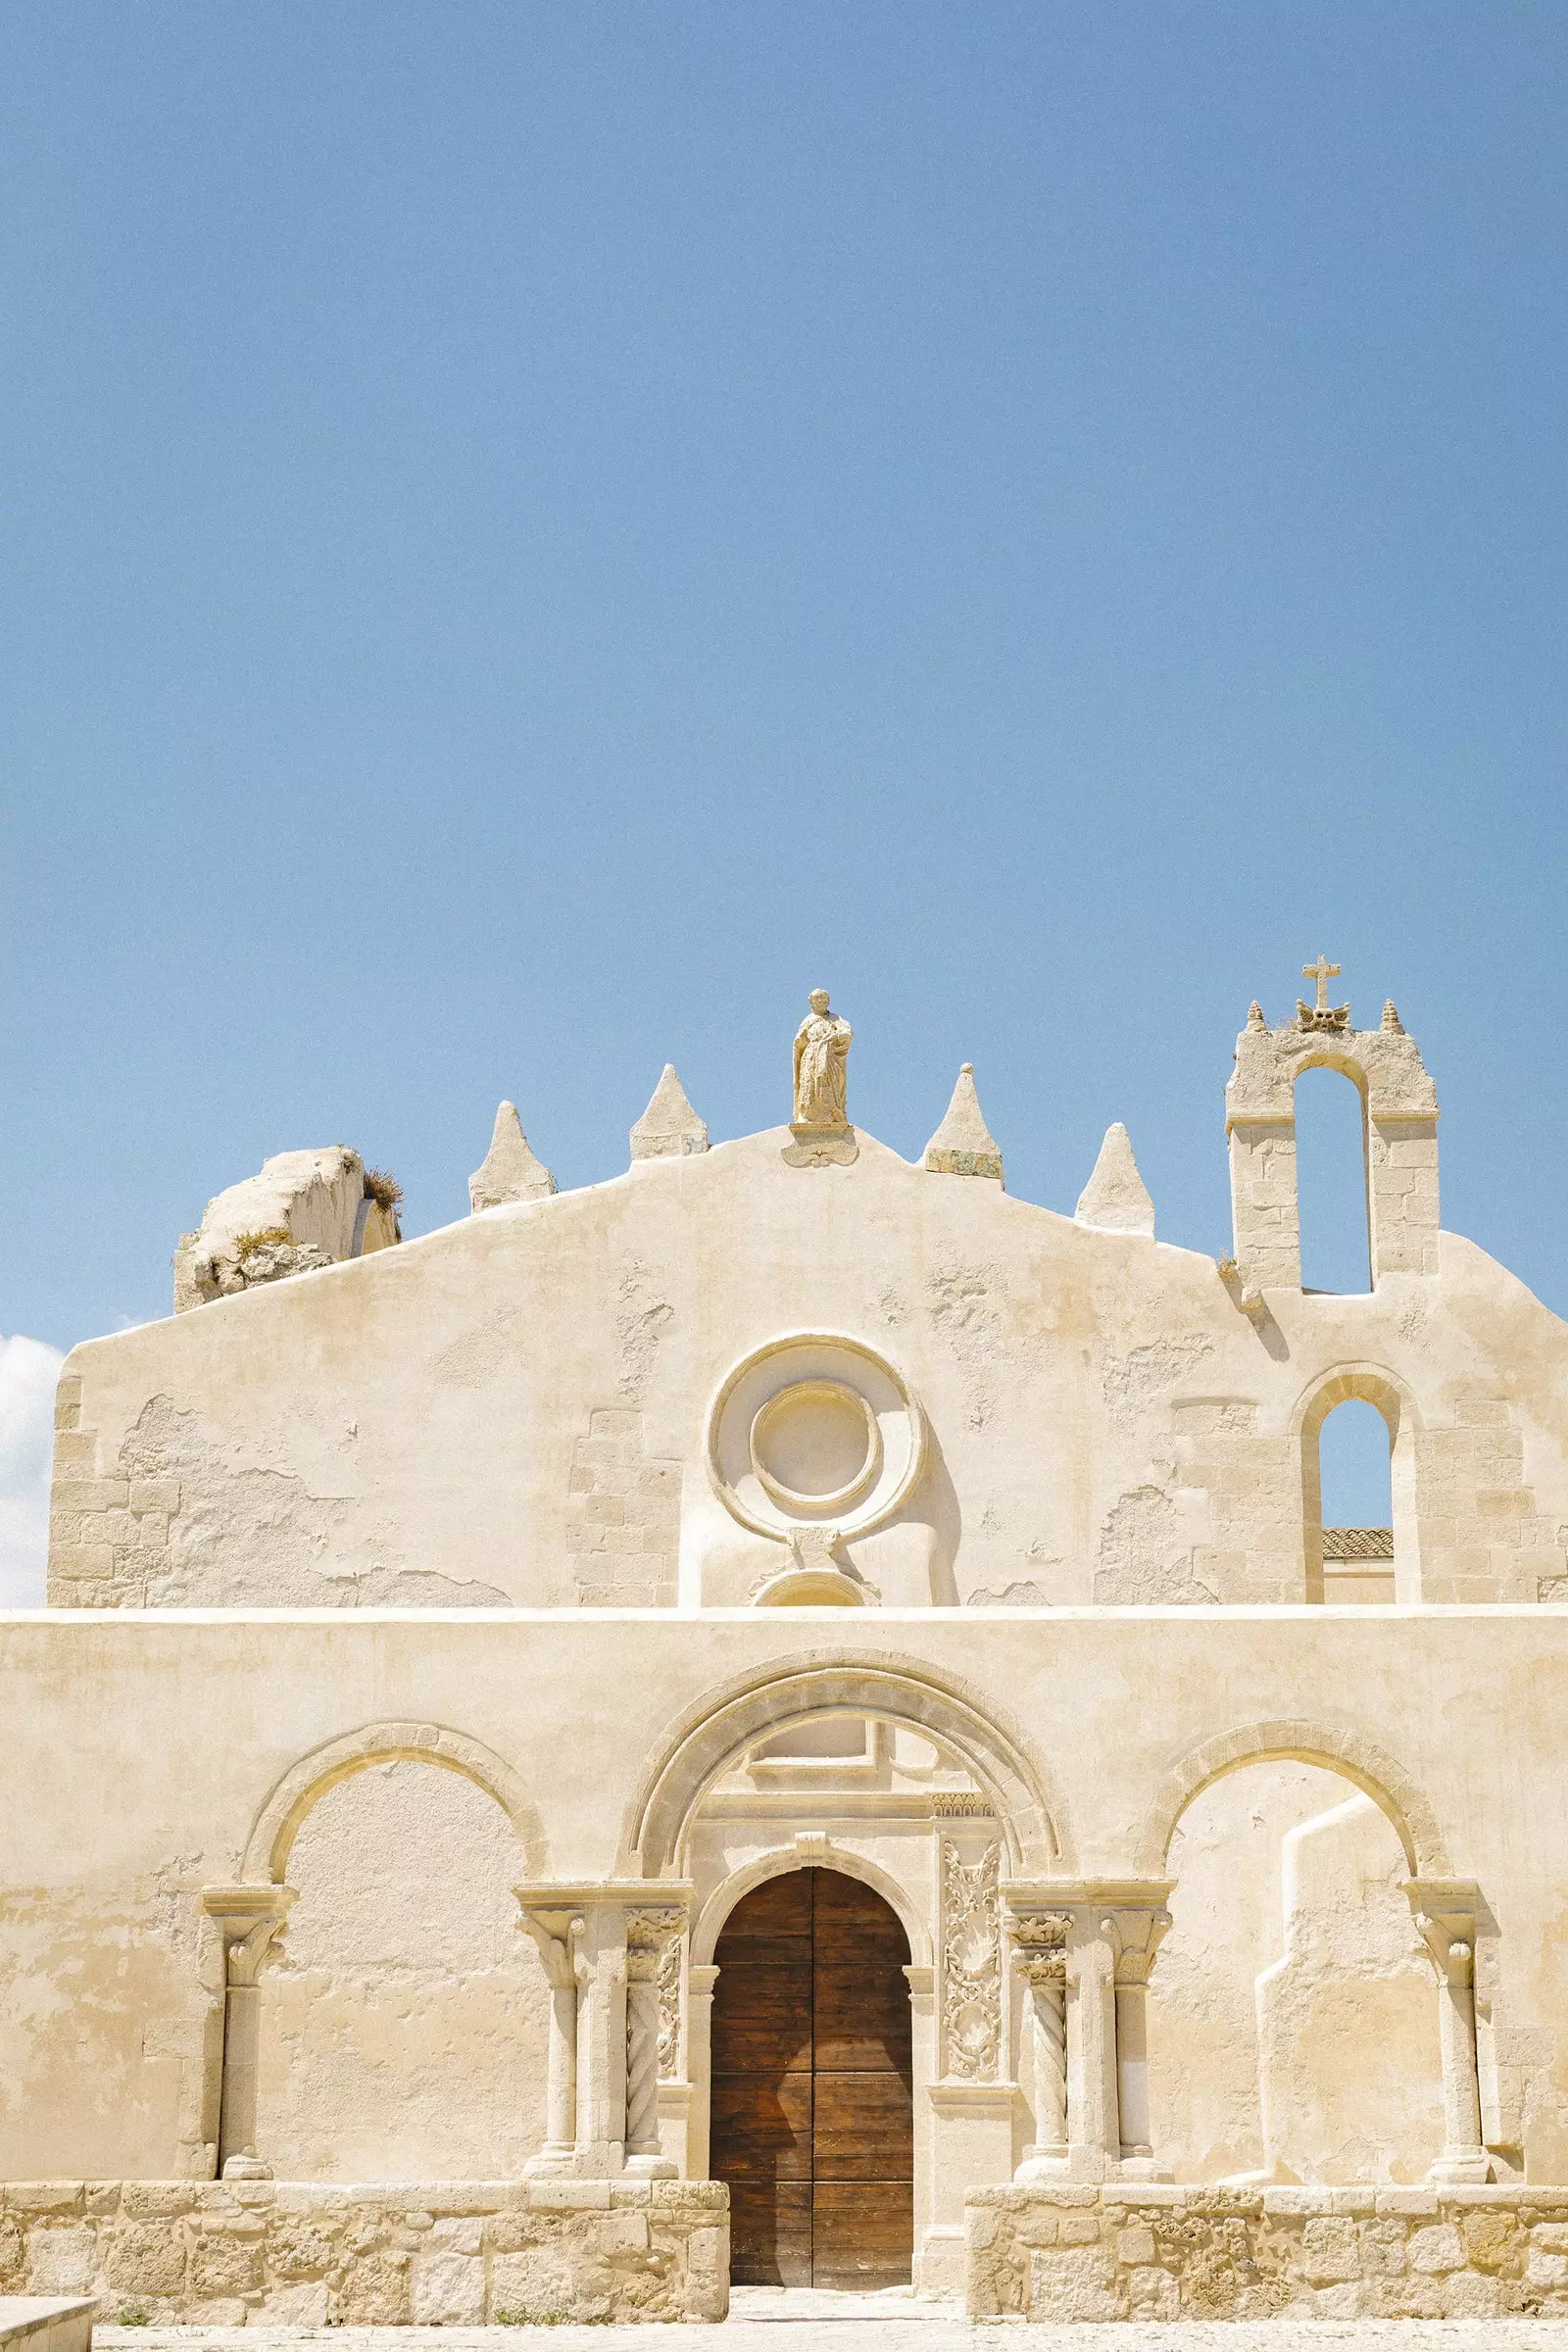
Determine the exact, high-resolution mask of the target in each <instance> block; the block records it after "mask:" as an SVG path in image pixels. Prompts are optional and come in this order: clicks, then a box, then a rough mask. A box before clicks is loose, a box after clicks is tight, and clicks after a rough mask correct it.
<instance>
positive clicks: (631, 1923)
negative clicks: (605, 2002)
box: [626, 1904, 686, 1984]
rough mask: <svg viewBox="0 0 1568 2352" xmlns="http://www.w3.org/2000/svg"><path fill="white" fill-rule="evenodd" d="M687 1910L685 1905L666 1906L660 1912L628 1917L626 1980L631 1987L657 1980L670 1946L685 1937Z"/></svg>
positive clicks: (637, 1913) (628, 1915) (644, 1911)
mask: <svg viewBox="0 0 1568 2352" xmlns="http://www.w3.org/2000/svg"><path fill="white" fill-rule="evenodd" d="M685 1927H686V1907H685V1905H684V1904H664V1905H662V1906H661V1907H660V1908H659V1909H657V1910H654V1909H649V1910H637V1911H628V1912H627V1914H626V1978H627V1982H628V1983H630V1984H638V1983H641V1982H643V1981H645V1980H646V1981H649V1982H653V1981H655V1980H657V1978H658V1976H659V1972H660V1970H661V1968H662V1966H663V1963H664V1956H665V1954H666V1952H667V1951H668V1948H669V1945H670V1943H671V1942H672V1941H673V1940H674V1938H675V1937H676V1936H680V1935H682V1934H684V1932H685Z"/></svg>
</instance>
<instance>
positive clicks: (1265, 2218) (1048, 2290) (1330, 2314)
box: [964, 2181, 1568, 2325]
mask: <svg viewBox="0 0 1568 2352" xmlns="http://www.w3.org/2000/svg"><path fill="white" fill-rule="evenodd" d="M964 2264H965V2292H966V2300H967V2304H968V2311H969V2317H970V2318H971V2319H972V2320H996V2319H1027V2320H1030V2321H1032V2322H1034V2323H1036V2324H1037V2325H1049V2324H1053V2323H1056V2322H1060V2321H1063V2320H1089V2321H1093V2320H1165V2321H1170V2320H1275V2319H1288V2320H1298V2319H1299V2320H1414V2319H1422V2320H1438V2319H1456V2320H1458V2319H1462V2320H1483V2319H1499V2318H1511V2317H1515V2316H1517V2317H1521V2318H1525V2317H1529V2318H1535V2317H1540V2318H1543V2319H1562V2318H1568V2187H1563V2188H1553V2187H1544V2186H1543V2187H1528V2188H1527V2187H1523V2186H1515V2185H1513V2184H1511V2183H1510V2184H1508V2185H1506V2186H1503V2187H1474V2188H1442V2187H1434V2186H1422V2187H1411V2188H1405V2187H1372V2186H1364V2187H1347V2188H1327V2187H1322V2188H1283V2187H1282V2188H1244V2187H1236V2188H1229V2187H1224V2186H1218V2185H1216V2186H1213V2187H1184V2186H1181V2185H1179V2184H1178V2185H1176V2186H1163V2185H1160V2184H1155V2183H1150V2184H1145V2183H1141V2182H1140V2183H1134V2182H1130V2181H1129V2182H1127V2183H1125V2184H1114V2185H1113V2184H1108V2183H1107V2185H1106V2186H1104V2187H1103V2188H1100V2187H1087V2186H1086V2187H1077V2186H1073V2185H1069V2184H1068V2183H1066V2182H1062V2183H1061V2184H1060V2185H1054V2184H1053V2185H1049V2186H1048V2185H1044V2184H1039V2183H1033V2182H1031V2183H1030V2184H1028V2185H1026V2186H1020V2185H1017V2184H1014V2185H1013V2186H1011V2187H1006V2188H971V2189H970V2190H968V2192H967V2193H966V2195H965V2198H964Z"/></svg>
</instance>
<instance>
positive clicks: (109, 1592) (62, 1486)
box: [48, 1374, 179, 1609]
mask: <svg viewBox="0 0 1568 2352" xmlns="http://www.w3.org/2000/svg"><path fill="white" fill-rule="evenodd" d="M178 1509H179V1485H178V1482H177V1481H176V1480H173V1479H147V1478H133V1477H131V1476H129V1475H128V1473H117V1474H112V1475H111V1476H109V1477H107V1478H103V1477H100V1476H99V1470H98V1439H97V1436H96V1434H95V1433H94V1432H93V1431H92V1430H90V1429H83V1427H82V1425H81V1382H80V1381H79V1380H78V1379H77V1378H76V1377H75V1376H74V1375H73V1374H68V1375H67V1376H66V1378H65V1379H63V1380H62V1381H61V1383H60V1387H59V1389H58V1390H57V1392H56V1394H55V1460H54V1486H53V1491H52V1494H51V1496H50V1505H49V1589H48V1600H49V1606H50V1607H51V1608H54V1609H139V1608H141V1607H142V1606H143V1605H144V1603H145V1601H146V1598H147V1580H148V1578H149V1576H153V1577H157V1576H160V1575H162V1574H163V1572H164V1570H165V1568H166V1566H167V1563H168V1553H169V1523H170V1520H171V1519H172V1517H173V1515H174V1513H175V1512H176V1511H177V1510H178Z"/></svg>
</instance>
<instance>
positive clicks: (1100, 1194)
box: [1073, 1119, 1154, 1237]
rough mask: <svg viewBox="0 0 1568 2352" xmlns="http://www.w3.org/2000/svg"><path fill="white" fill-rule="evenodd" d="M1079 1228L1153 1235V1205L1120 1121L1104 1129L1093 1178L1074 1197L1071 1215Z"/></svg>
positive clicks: (1129, 1140)
mask: <svg viewBox="0 0 1568 2352" xmlns="http://www.w3.org/2000/svg"><path fill="white" fill-rule="evenodd" d="M1073 1214H1074V1216H1075V1218H1076V1220H1077V1222H1078V1223H1079V1224H1080V1225H1095V1226H1098V1227H1099V1228H1100V1230H1101V1231H1102V1232H1103V1233H1147V1234H1149V1235H1150V1236H1151V1237H1152V1234H1153V1231H1154V1203H1153V1202H1152V1201H1151V1199H1150V1198H1149V1190H1148V1187H1147V1186H1146V1185H1145V1183H1144V1180H1143V1178H1142V1177H1141V1176H1140V1175H1139V1173H1138V1162H1137V1160H1136V1159H1134V1157H1133V1147H1132V1142H1131V1139H1130V1137H1129V1136H1128V1133H1127V1130H1126V1128H1125V1127H1124V1126H1123V1125H1122V1123H1121V1121H1120V1119H1117V1120H1116V1122H1115V1124H1114V1125H1113V1126H1110V1127H1107V1128H1106V1129H1105V1140H1104V1142H1103V1144H1102V1145H1101V1147H1100V1157H1099V1158H1098V1159H1097V1160H1096V1162H1095V1168H1094V1174H1093V1175H1092V1176H1091V1177H1090V1179H1089V1182H1088V1183H1087V1184H1086V1185H1085V1186H1084V1189H1083V1191H1082V1192H1081V1193H1080V1194H1079V1196H1078V1206H1077V1208H1076V1209H1075V1210H1074V1212H1073Z"/></svg>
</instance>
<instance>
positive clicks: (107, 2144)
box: [0, 1841, 221, 2180]
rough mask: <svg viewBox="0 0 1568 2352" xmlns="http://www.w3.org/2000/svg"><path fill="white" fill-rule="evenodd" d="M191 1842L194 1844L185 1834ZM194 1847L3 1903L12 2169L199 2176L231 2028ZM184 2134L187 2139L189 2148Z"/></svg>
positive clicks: (6, 2105) (1, 2054)
mask: <svg viewBox="0 0 1568 2352" xmlns="http://www.w3.org/2000/svg"><path fill="white" fill-rule="evenodd" d="M182 1842H183V1841H182ZM207 1875H208V1874H207V1873H206V1872H205V1871H204V1870H203V1868H202V1866H201V1859H200V1856H199V1854H195V1853H192V1852H190V1851H188V1850H187V1851H185V1852H182V1853H179V1854H177V1855H175V1856H174V1857H173V1858H172V1859H171V1860H170V1861H169V1862H168V1863H166V1864H165V1865H164V1866H163V1867H161V1868H154V1869H148V1870H143V1871H137V1870H134V1869H132V1870H130V1871H128V1872H126V1873H125V1875H123V1876H121V1875H120V1874H119V1873H118V1872H116V1871H115V1870H114V1869H113V1868H112V1867H111V1868H108V1869H106V1868H104V1867H103V1866H102V1865H100V1866H99V1867H97V1868H94V1867H93V1866H92V1865H91V1863H90V1862H89V1861H88V1860H87V1858H86V1857H85V1856H83V1868H82V1872H81V1876H80V1878H79V1879H78V1880H77V1881H76V1883H75V1884H74V1885H70V1886H56V1885H46V1884H45V1885H40V1884H34V1885H25V1886H19V1885H16V1884H10V1885H8V1886H7V1887H6V1889H5V1892H4V1896H3V1898H0V2179H9V2180H15V2179H17V2178H18V2177H19V2176H22V2177H28V2176H36V2175H38V2174H40V2173H45V2172H50V2171H57V2170H62V2169H64V2170H67V2171H71V2170H74V2171H76V2172H80V2171H81V2170H82V2169H83V2167H84V2162H85V2160H86V2159H87V2157H88V2155H89V2152H90V2157H91V2164H92V2167H93V2169H95V2170H96V2171H99V2172H101V2173H104V2174H127V2175H132V2176H134V2175H136V2174H141V2173H170V2172H173V2171H176V2170H180V2171H185V2172H189V2173H199V2172H200V2171H201V2170H203V2169H204V2145H203V2135H204V2131H205V2133H206V2134H207V2135H209V2136H210V2137H211V2138H212V2140H213V2141H215V2142H216V2138H217V2130H218V2118H217V2115H216V2114H213V2115H212V2116H210V2117H208V2118H206V2119H205V2120H204V2119H203V2117H202V2114H201V2104H200V2103H201V2092H202V2083H203V2078H204V2072H205V2071H206V2070H205V2069H204V2063H203V2062H204V2056H205V2055H206V2054H207V2053H208V2052H209V2051H212V2052H214V2053H216V2047H217V2037H218V2035H219V2034H220V2033H221V2011H220V2010H219V2008H218V2006H217V2002H216V1992H217V1986H218V1982H219V1980H218V1978H217V1975H216V1972H215V1967H214V1961H213V1953H212V1950H211V1942H212V1938H211V1936H210V1935H209V1933H208V1928H207V1923H206V1922H205V1921H204V1920H203V1919H202V1917H201V1912H200V1899H199V1895H198V1893H197V1891H196V1890H197V1888H199V1887H200V1886H201V1884H202V1881H203V1879H204V1877H205V1876H207ZM181 2143H183V2145H182V2144H181Z"/></svg>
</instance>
